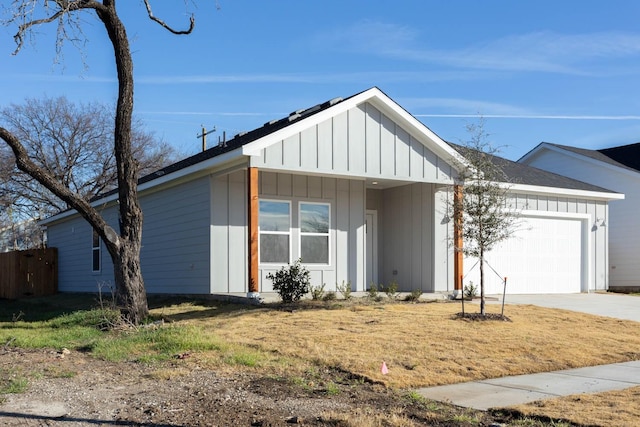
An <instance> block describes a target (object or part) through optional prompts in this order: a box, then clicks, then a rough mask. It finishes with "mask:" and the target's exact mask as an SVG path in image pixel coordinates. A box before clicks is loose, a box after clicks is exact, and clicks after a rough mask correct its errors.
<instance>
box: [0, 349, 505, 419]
mask: <svg viewBox="0 0 640 427" xmlns="http://www.w3.org/2000/svg"><path fill="white" fill-rule="evenodd" d="M189 359H191V360H189ZM0 374H1V375H2V376H5V378H4V380H5V381H6V380H7V379H8V378H6V376H13V377H16V378H27V379H28V385H27V388H26V390H25V391H23V392H21V393H16V394H5V395H0V397H1V400H0V425H3V426H55V427H62V426H65V427H79V426H83V427H84V426H92V427H94V426H161V427H162V426H165V427H169V426H287V425H294V424H298V425H306V426H325V425H327V426H358V425H390V426H392V425H401V426H411V425H435V426H454V425H455V426H459V425H475V426H491V425H508V424H509V423H508V422H505V420H501V419H498V418H495V417H496V416H495V415H491V414H489V413H484V412H477V411H472V412H470V411H469V410H466V409H462V408H456V407H453V406H450V405H444V404H436V403H434V402H431V403H425V402H419V401H416V400H412V399H409V398H407V397H406V396H404V394H406V393H404V394H403V393H401V392H396V391H392V390H389V389H387V388H385V387H383V386H382V385H379V384H372V383H367V382H363V381H361V380H356V379H353V380H345V379H344V378H345V376H344V373H334V372H326V373H325V374H324V375H325V376H326V380H327V383H329V381H331V383H332V384H338V389H337V390H332V392H331V393H329V392H328V391H327V390H326V389H324V388H323V387H322V384H305V385H304V386H300V384H295V383H294V382H292V381H291V379H287V378H277V377H273V376H271V377H264V376H260V375H258V374H256V373H254V372H251V371H249V372H247V371H244V372H242V371H240V372H234V373H229V372H227V373H220V372H215V371H212V370H208V369H203V368H200V367H199V366H198V363H197V360H195V359H193V358H190V357H187V358H185V359H179V358H176V360H175V361H174V362H173V363H171V364H170V365H169V366H163V367H162V368H161V369H159V368H158V367H157V366H156V367H151V366H147V365H143V364H138V363H110V362H104V361H100V360H96V359H95V358H91V357H89V356H87V355H85V354H83V353H78V352H71V353H69V354H66V355H63V354H61V353H57V352H54V351H46V350H34V351H31V350H20V349H8V350H7V349H5V350H0ZM334 381H335V383H334ZM339 381H342V382H339ZM320 383H322V381H320ZM434 410H435V411H437V412H438V414H437V415H436V414H435V413H434V412H433V411H434ZM393 417H395V418H396V419H400V420H401V422H399V423H397V424H396V423H389V422H380V423H377V422H371V421H370V420H380V419H388V418H393ZM365 419H366V420H368V421H367V422H366V423H365ZM359 420H361V421H362V424H361V423H360V421H359ZM465 420H472V421H465Z"/></svg>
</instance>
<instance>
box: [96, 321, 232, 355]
mask: <svg viewBox="0 0 640 427" xmlns="http://www.w3.org/2000/svg"><path fill="white" fill-rule="evenodd" d="M218 349H220V345H219V343H218V340H216V339H215V338H213V337H211V336H210V335H209V334H208V333H205V331H204V330H203V329H202V328H201V327H198V326H189V325H184V326H174V325H168V326H164V327H159V328H141V329H139V330H133V331H124V332H118V333H112V334H109V335H108V336H107V337H104V338H103V339H101V340H99V341H96V342H95V343H94V345H93V347H92V348H91V351H92V353H93V354H94V355H95V356H96V357H99V358H101V359H104V360H109V361H123V360H131V359H133V360H135V361H138V362H143V363H153V362H161V361H166V360H169V359H172V358H174V357H175V356H176V355H179V354H181V353H184V352H187V351H208V350H218Z"/></svg>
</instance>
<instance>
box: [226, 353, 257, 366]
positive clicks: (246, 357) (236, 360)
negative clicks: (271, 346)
mask: <svg viewBox="0 0 640 427" xmlns="http://www.w3.org/2000/svg"><path fill="white" fill-rule="evenodd" d="M224 360H225V362H226V363H228V364H230V365H241V366H247V367H249V368H255V367H256V366H258V365H260V354H259V353H258V352H256V351H251V350H237V351H234V352H230V353H229V354H227V355H226V356H225V358H224Z"/></svg>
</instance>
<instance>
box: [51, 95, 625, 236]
mask: <svg viewBox="0 0 640 427" xmlns="http://www.w3.org/2000/svg"><path fill="white" fill-rule="evenodd" d="M364 102H369V103H371V104H372V105H374V106H375V107H376V108H379V109H380V110H381V111H383V112H384V114H386V115H388V117H389V118H390V119H391V120H393V121H395V122H397V123H400V124H401V125H402V126H404V127H406V129H408V130H411V131H413V132H414V133H415V134H417V135H421V136H424V138H423V139H424V140H429V141H430V142H431V143H432V145H431V146H430V147H429V148H430V149H432V151H433V152H434V154H436V155H437V156H439V157H440V158H442V159H444V161H445V162H447V163H449V164H450V165H452V166H454V167H455V168H458V169H459V170H460V169H462V168H463V167H465V166H466V165H467V160H466V159H465V158H464V156H462V155H461V154H460V153H459V151H458V150H457V149H456V148H455V147H454V146H453V144H449V143H447V142H446V141H444V140H442V139H441V138H440V137H439V136H438V135H436V134H435V133H434V132H433V131H431V129H429V128H428V127H427V126H425V125H424V124H423V123H422V122H420V121H419V120H418V119H416V118H415V117H414V116H413V115H411V114H410V113H409V112H408V111H407V110H405V109H404V108H403V107H402V106H400V105H399V104H397V103H396V102H395V101H393V100H392V99H391V98H390V97H389V96H387V95H386V94H385V93H383V92H382V91H381V90H380V89H378V88H377V87H372V88H370V89H367V90H365V91H362V92H359V93H356V94H354V95H351V96H349V97H347V98H344V99H343V98H333V99H331V100H329V101H326V102H323V103H321V104H317V105H314V106H313V107H310V108H306V109H301V110H296V111H293V112H292V113H290V114H289V115H288V116H287V117H284V118H281V119H278V120H272V121H269V122H267V123H265V124H264V125H263V126H261V127H259V128H257V129H254V130H252V131H249V132H241V133H239V134H237V135H235V136H234V137H233V138H231V139H229V140H227V141H223V142H222V143H220V144H218V145H216V146H213V147H211V148H209V149H207V150H204V151H202V152H200V153H197V154H195V155H193V156H190V157H187V158H185V159H183V160H180V161H178V162H176V163H173V164H171V165H168V166H166V167H164V168H162V169H159V170H157V171H155V172H153V173H151V174H148V175H145V176H143V177H141V178H140V179H139V180H138V190H139V191H143V190H146V189H149V188H152V187H156V186H158V185H162V184H165V183H168V182H172V181H173V182H177V180H178V179H181V178H183V177H186V176H195V175H194V174H204V173H207V171H209V170H211V168H214V167H217V166H221V165H224V164H231V162H237V161H240V160H242V159H243V158H247V157H250V156H256V155H259V153H260V150H262V149H263V148H265V147H266V146H269V145H270V144H273V143H274V142H275V141H278V140H282V139H285V138H286V137H287V136H290V135H292V134H294V133H296V132H300V130H301V129H305V128H308V127H310V126H313V125H314V124H317V123H319V122H321V121H322V120H326V119H327V118H328V117H331V116H332V115H336V114H339V113H342V112H345V111H347V110H349V109H350V108H354V107H356V106H358V105H360V104H362V103H364ZM497 159H500V160H496V161H504V162H507V164H505V165H504V169H505V172H506V171H507V170H508V171H510V176H512V177H513V181H514V182H518V183H519V184H523V182H524V181H528V182H529V183H528V184H525V185H531V186H546V187H555V188H558V189H560V188H565V189H570V190H577V191H587V192H588V191H592V192H597V193H600V194H599V195H598V196H599V197H601V196H603V193H606V194H607V195H608V194H616V193H614V192H610V191H608V190H604V189H602V188H600V187H596V186H592V185H589V184H585V183H580V182H579V181H574V180H571V179H569V178H566V177H561V176H560V175H557V176H555V177H553V178H551V177H548V178H547V179H546V180H544V179H543V178H541V176H543V175H545V174H549V172H544V171H537V172H531V171H529V170H528V169H527V168H529V167H527V166H525V165H518V164H515V163H514V162H510V161H508V160H506V159H501V158H497ZM233 164H237V163H233ZM531 169H533V168H531ZM516 177H519V178H516ZM563 178H564V179H563ZM534 182H537V183H534ZM545 183H546V185H545ZM117 197H118V193H117V189H115V190H112V191H109V192H107V193H105V194H102V195H99V196H96V197H94V198H93V199H92V200H91V202H92V204H99V203H100V204H102V203H108V202H113V201H115V200H116V199H117ZM72 212H74V211H73V210H71V209H70V210H68V211H64V212H60V213H58V214H56V215H53V216H52V217H49V218H47V219H45V220H43V221H41V224H47V223H51V222H54V221H56V220H57V219H59V218H61V217H64V216H67V215H70V214H72Z"/></svg>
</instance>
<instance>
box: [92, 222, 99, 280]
mask: <svg viewBox="0 0 640 427" xmlns="http://www.w3.org/2000/svg"><path fill="white" fill-rule="evenodd" d="M91 255H92V260H93V261H92V271H100V236H98V233H97V232H96V231H95V230H93V239H92V243H91Z"/></svg>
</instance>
